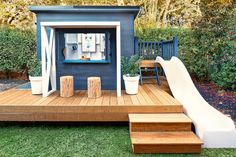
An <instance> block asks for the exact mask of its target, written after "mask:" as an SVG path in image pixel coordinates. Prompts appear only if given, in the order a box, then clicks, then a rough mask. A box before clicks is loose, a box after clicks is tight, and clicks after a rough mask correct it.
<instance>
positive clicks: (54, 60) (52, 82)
mask: <svg viewBox="0 0 236 157" xmlns="http://www.w3.org/2000/svg"><path fill="white" fill-rule="evenodd" d="M52 31H53V41H52V69H51V84H52V89H53V90H57V82H56V49H55V46H56V45H55V44H56V42H55V41H56V40H55V38H56V35H55V29H54V28H52Z"/></svg>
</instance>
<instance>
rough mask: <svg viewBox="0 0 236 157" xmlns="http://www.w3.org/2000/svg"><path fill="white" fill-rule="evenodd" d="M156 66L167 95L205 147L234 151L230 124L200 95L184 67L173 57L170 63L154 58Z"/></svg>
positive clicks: (235, 143) (235, 133)
mask: <svg viewBox="0 0 236 157" xmlns="http://www.w3.org/2000/svg"><path fill="white" fill-rule="evenodd" d="M156 62H157V63H160V64H161V66H162V68H163V70H164V73H165V76H166V78H167V81H168V84H169V86H170V89H171V92H172V94H173V96H174V97H175V99H177V100H178V101H179V102H180V103H181V104H182V105H183V107H184V111H185V112H186V114H187V115H188V116H189V117H190V118H191V119H192V121H193V124H194V126H195V131H196V134H197V135H198V136H199V138H200V139H201V140H202V141H203V142H204V145H203V147H206V148H230V147H232V148H236V129H235V125H234V122H233V121H232V119H230V118H229V117H227V116H225V115H224V114H222V113H221V112H219V111H218V110H216V109H215V108H213V107H212V106H211V105H210V104H208V103H207V102H206V100H205V99H204V98H203V97H202V96H201V94H200V93H199V92H198V90H197V88H196V87H195V85H194V84H193V81H192V79H191V77H190V75H189V73H188V71H187V69H186V67H185V66H184V64H183V62H182V61H181V60H180V59H178V58H177V57H172V58H171V60H163V58H161V57H159V56H158V57H157V58H156Z"/></svg>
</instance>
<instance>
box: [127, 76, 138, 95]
mask: <svg viewBox="0 0 236 157" xmlns="http://www.w3.org/2000/svg"><path fill="white" fill-rule="evenodd" d="M139 78H140V76H139V75H137V76H134V77H129V76H127V75H123V79H124V81H125V91H126V93H127V94H137V93H138V84H139Z"/></svg>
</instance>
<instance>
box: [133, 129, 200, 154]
mask: <svg viewBox="0 0 236 157" xmlns="http://www.w3.org/2000/svg"><path fill="white" fill-rule="evenodd" d="M130 136H131V142H132V148H133V152H134V153H200V152H201V145H202V144H203V142H202V141H201V140H200V139H199V138H198V137H197V136H196V135H195V134H194V133H193V132H191V131H189V132H184V131H183V132H172V131H171V132H132V133H131V134H130Z"/></svg>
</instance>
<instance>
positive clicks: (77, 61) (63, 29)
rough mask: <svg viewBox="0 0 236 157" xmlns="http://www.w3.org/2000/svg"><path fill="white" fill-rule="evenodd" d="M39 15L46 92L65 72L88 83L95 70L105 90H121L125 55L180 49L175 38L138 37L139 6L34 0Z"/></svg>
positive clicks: (79, 85) (169, 53) (164, 54)
mask: <svg viewBox="0 0 236 157" xmlns="http://www.w3.org/2000/svg"><path fill="white" fill-rule="evenodd" d="M29 9H30V10H31V11H32V12H34V13H35V14H36V18H37V53H38V56H39V58H40V59H41V61H42V76H43V96H47V95H49V94H51V93H52V92H54V91H55V90H57V89H59V87H60V85H59V78H60V77H61V76H64V75H72V76H73V77H74V86H75V87H74V88H75V89H86V88H87V78H88V77H89V76H99V77H101V84H102V89H103V90H115V89H116V90H117V96H120V95H121V84H122V81H121V63H120V58H121V56H131V55H133V54H134V53H139V54H140V55H142V56H145V58H148V59H154V57H155V56H157V55H161V56H162V57H164V58H165V59H166V58H169V57H170V56H173V55H175V56H176V55H177V38H174V40H173V41H172V40H171V41H161V42H143V41H142V42H140V41H138V40H137V39H136V38H135V37H134V20H135V18H136V17H137V15H138V13H139V10H140V7H138V6H31V7H30V8H29Z"/></svg>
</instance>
